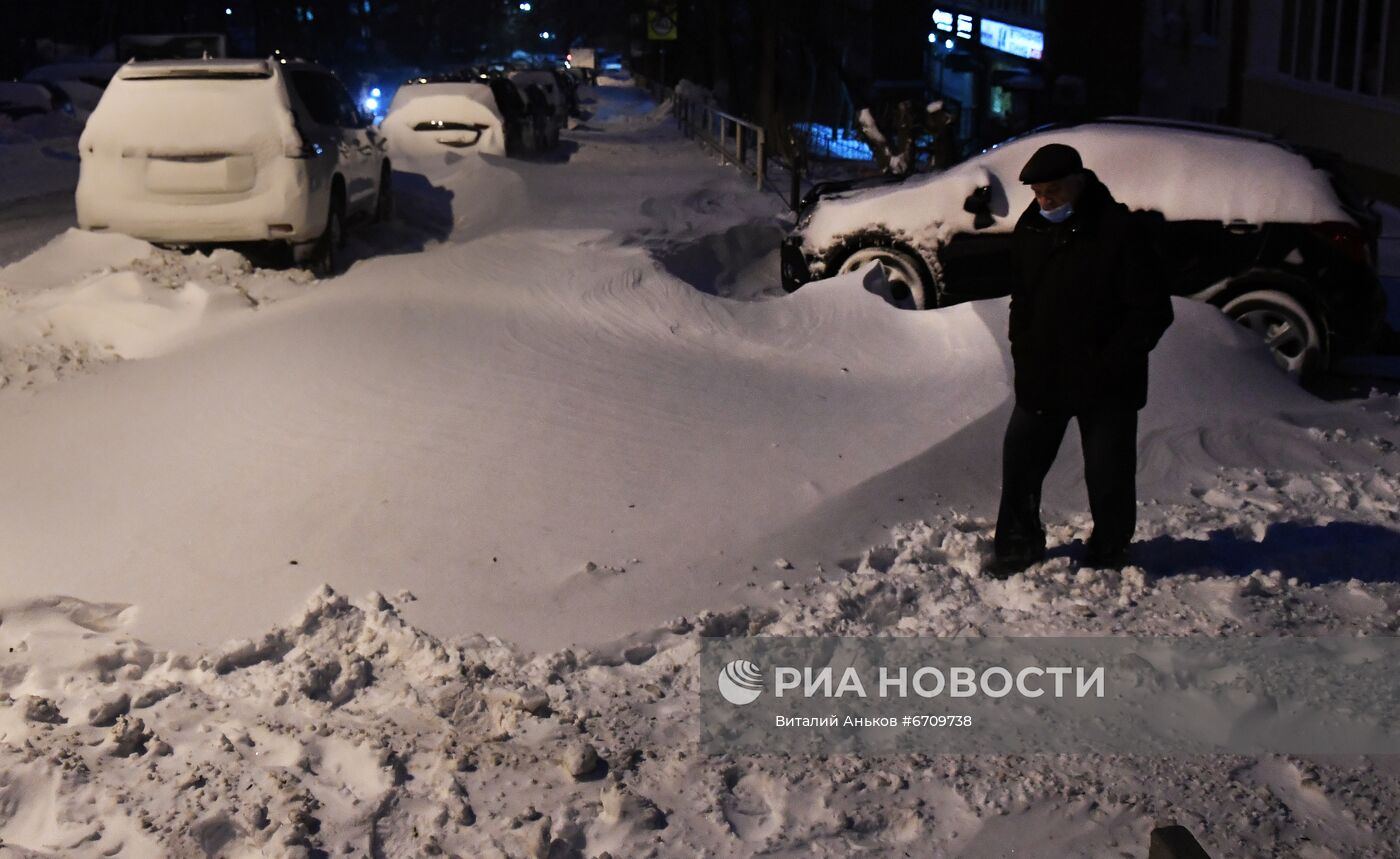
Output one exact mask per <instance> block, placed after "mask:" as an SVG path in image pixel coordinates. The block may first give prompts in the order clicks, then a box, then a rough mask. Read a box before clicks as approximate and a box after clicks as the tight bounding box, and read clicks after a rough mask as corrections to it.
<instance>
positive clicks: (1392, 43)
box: [1278, 0, 1400, 100]
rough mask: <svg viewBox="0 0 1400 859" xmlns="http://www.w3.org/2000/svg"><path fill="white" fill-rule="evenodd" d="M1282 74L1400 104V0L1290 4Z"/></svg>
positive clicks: (1282, 37) (1289, 0)
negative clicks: (1393, 100)
mask: <svg viewBox="0 0 1400 859" xmlns="http://www.w3.org/2000/svg"><path fill="white" fill-rule="evenodd" d="M1278 70H1279V71H1280V72H1281V73H1283V74H1285V75H1288V76H1289V77H1293V78H1297V79H1298V80H1303V81H1308V82H1310V83H1319V84H1325V85H1328V86H1332V87H1336V88H1337V89H1339V90H1343V91H1346V92H1354V93H1358V94H1360V95H1369V96H1379V97H1382V98H1388V99H1395V100H1400V0H1284V2H1283V21H1282V27H1280V29H1279V51H1278Z"/></svg>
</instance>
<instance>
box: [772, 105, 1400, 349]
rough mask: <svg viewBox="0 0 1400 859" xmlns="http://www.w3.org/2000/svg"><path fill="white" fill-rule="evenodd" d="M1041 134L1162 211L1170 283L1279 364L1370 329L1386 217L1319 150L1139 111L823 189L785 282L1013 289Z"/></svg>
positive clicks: (965, 293)
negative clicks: (860, 274) (1015, 248)
mask: <svg viewBox="0 0 1400 859" xmlns="http://www.w3.org/2000/svg"><path fill="white" fill-rule="evenodd" d="M1047 143H1067V144H1069V145H1071V146H1074V147H1075V148H1076V149H1078V150H1079V151H1080V153H1081V154H1082V156H1083V159H1084V165H1085V167H1086V168H1088V169H1090V170H1093V171H1095V172H1096V173H1097V174H1098V176H1099V178H1100V179H1102V180H1103V182H1104V184H1106V185H1107V186H1108V188H1109V191H1110V192H1112V193H1113V195H1114V197H1115V198H1117V199H1118V200H1120V201H1121V202H1123V203H1126V204H1127V205H1128V207H1129V208H1131V209H1134V210H1139V211H1148V212H1156V213H1159V214H1160V215H1161V216H1162V222H1161V229H1160V230H1159V242H1160V245H1161V250H1162V252H1163V256H1164V258H1165V261H1166V263H1167V264H1168V266H1169V272H1170V274H1169V277H1170V283H1171V289H1172V292H1173V294H1175V295H1182V296H1189V297H1192V298H1197V299H1200V300H1202V301H1208V302H1210V303H1212V304H1214V305H1216V306H1217V307H1219V308H1221V309H1222V310H1223V311H1224V312H1225V313H1227V314H1228V315H1229V316H1230V317H1231V318H1233V319H1236V320H1237V321H1239V322H1240V323H1241V324H1243V325H1245V326H1247V327H1249V328H1250V329H1252V330H1254V331H1256V332H1257V333H1258V334H1259V335H1260V336H1261V337H1262V338H1264V340H1265V341H1266V342H1267V343H1268V344H1269V347H1270V348H1271V349H1272V350H1273V352H1274V355H1275V357H1276V358H1277V360H1278V362H1279V364H1280V365H1282V366H1283V367H1284V368H1285V369H1287V370H1288V371H1289V372H1291V373H1294V374H1297V375H1302V374H1304V373H1305V372H1307V371H1310V370H1312V369H1316V368H1320V367H1322V366H1324V365H1325V364H1326V363H1327V362H1328V361H1329V360H1330V359H1331V358H1332V357H1333V356H1334V355H1337V354H1340V353H1343V352H1347V351H1355V350H1357V349H1360V348H1364V347H1365V346H1367V345H1369V344H1370V343H1371V342H1373V339H1374V337H1375V336H1376V335H1377V334H1378V333H1379V330H1380V328H1381V326H1382V322H1383V319H1384V316H1385V295H1384V293H1383V292H1382V290H1381V287H1380V282H1379V279H1378V278H1377V276H1376V269H1375V259H1376V242H1377V238H1378V236H1379V233H1380V219H1379V217H1378V216H1377V215H1376V214H1375V213H1374V212H1373V211H1372V210H1371V208H1370V206H1369V204H1368V203H1366V202H1365V201H1363V200H1362V199H1360V198H1359V197H1358V196H1357V195H1356V194H1354V193H1353V192H1351V191H1350V190H1348V189H1347V188H1346V186H1345V185H1344V184H1343V183H1342V182H1341V181H1339V179H1338V177H1337V176H1336V174H1335V173H1333V172H1332V170H1331V169H1330V168H1329V166H1328V165H1329V160H1328V157H1327V156H1326V155H1324V154H1321V153H1315V152H1310V151H1307V150H1304V149H1301V148H1299V147H1295V146H1292V145H1290V144H1288V143H1285V142H1283V141H1281V140H1279V139H1277V138H1273V137H1268V136H1266V135H1261V134H1254V133H1250V132H1244V131H1239V130H1236V129H1228V128H1221V127H1217V126H1209V125H1200V124H1195V123H1182V122H1169V121H1157V120H1151V119H1139V118H1115V119H1104V120H1095V121H1093V122H1088V123H1081V124H1076V125H1061V126H1050V127H1047V128H1042V129H1037V130H1036V131H1034V132H1031V133H1029V134H1027V135H1024V136H1022V137H1018V138H1013V139H1012V140H1008V141H1006V142H1005V143H1002V144H998V145H997V146H994V147H992V148H991V149H988V150H987V151H985V152H983V153H981V154H980V155H977V156H975V157H973V158H971V159H969V160H967V161H965V162H963V163H962V164H959V165H956V166H954V167H952V168H949V169H948V170H945V171H943V172H941V173H936V174H931V175H921V176H915V177H911V178H908V179H906V180H902V181H901V180H891V179H877V180H870V181H867V182H864V183H831V184H827V185H823V186H818V187H817V188H814V189H813V191H812V193H810V194H808V196H807V198H806V199H805V200H804V201H803V204H802V206H801V209H800V211H799V213H798V222H797V227H796V228H795V229H794V230H793V231H792V233H790V234H789V235H788V237H787V239H786V240H785V241H784V242H783V247H782V274H783V286H784V287H785V288H786V289H787V290H788V291H789V292H791V291H792V290H795V289H797V288H798V287H799V286H801V285H802V284H803V283H806V282H807V281H809V280H814V279H817V278H823V277H831V276H833V275H836V274H840V273H843V272H848V271H854V270H856V269H858V268H860V267H862V266H864V265H866V264H868V263H870V262H872V261H879V262H880V263H882V264H883V265H884V267H885V270H886V274H887V282H888V286H889V294H888V295H887V296H886V297H887V298H889V299H890V300H891V301H893V302H894V303H896V304H899V305H901V306H904V307H909V308H918V309H922V308H926V307H942V306H947V305H950V304H956V303H958V302H962V301H969V300H973V299H980V298H992V297H996V296H1002V295H1008V294H1010V292H1011V289H1012V285H1013V283H1014V278H1015V276H1016V275H1015V270H1014V264H1013V261H1012V254H1011V231H1012V229H1013V227H1014V226H1015V223H1016V220H1017V218H1019V217H1020V215H1021V213H1022V212H1023V211H1025V209H1026V207H1027V206H1028V205H1029V204H1030V201H1031V199H1032V195H1031V192H1030V189H1029V188H1028V187H1026V186H1024V185H1022V184H1021V183H1020V182H1018V181H1017V178H1016V177H1017V175H1018V173H1019V171H1020V169H1021V167H1022V165H1024V164H1025V162H1026V160H1027V159H1028V158H1029V157H1030V155H1031V153H1033V152H1035V150H1036V149H1038V148H1040V147H1041V146H1043V145H1045V144H1047Z"/></svg>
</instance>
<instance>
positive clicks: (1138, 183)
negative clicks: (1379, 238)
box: [804, 121, 1352, 249]
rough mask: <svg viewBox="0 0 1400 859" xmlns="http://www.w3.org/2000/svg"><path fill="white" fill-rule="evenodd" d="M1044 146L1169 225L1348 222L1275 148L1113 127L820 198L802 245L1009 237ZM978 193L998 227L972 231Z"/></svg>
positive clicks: (1025, 142) (1331, 198) (1320, 180)
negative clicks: (886, 238) (866, 236)
mask: <svg viewBox="0 0 1400 859" xmlns="http://www.w3.org/2000/svg"><path fill="white" fill-rule="evenodd" d="M1047 143H1065V144H1068V145H1070V146H1073V147H1075V148H1076V149H1078V150H1079V152H1080V155H1081V156H1082V157H1083V159H1084V166H1085V167H1086V168H1088V169H1090V170H1093V171H1094V172H1095V173H1096V174H1097V175H1098V176H1099V178H1100V179H1101V180H1103V182H1104V184H1105V185H1107V186H1108V189H1109V191H1110V192H1112V194H1113V196H1114V197H1115V198H1116V199H1118V200H1119V201H1121V202H1123V203H1125V204H1127V206H1128V207H1129V208H1131V209H1135V210H1143V211H1155V212H1161V213H1162V214H1163V215H1165V216H1166V217H1167V218H1168V219H1169V220H1174V221H1192V220H1200V221H1218V222H1221V223H1234V222H1239V223H1247V224H1265V223H1320V222H1324V221H1342V222H1350V221H1352V218H1351V216H1350V215H1349V214H1347V212H1346V210H1345V209H1344V208H1343V207H1342V205H1341V203H1340V201H1339V200H1338V199H1337V193H1336V191H1335V190H1334V189H1333V187H1332V182H1331V176H1330V174H1328V173H1327V172H1326V171H1325V170H1321V169H1318V168H1317V167H1315V166H1313V164H1312V163H1311V162H1310V161H1309V160H1308V158H1307V156H1305V155H1303V154H1302V153H1299V152H1296V151H1293V150H1292V149H1290V148H1288V147H1286V146H1283V145H1280V144H1279V143H1277V142H1274V141H1271V140H1268V139H1259V138H1255V137H1251V136H1244V135H1238V134H1229V133H1218V132H1216V131H1214V130H1212V129H1210V128H1209V127H1182V126H1178V125H1159V124H1154V123H1149V122H1144V123H1128V122H1123V121H1110V122H1091V123H1085V124H1082V125H1075V126H1069V127H1061V128H1050V129H1046V130H1044V131H1039V132H1035V133H1032V134H1028V135H1025V136H1024V137H1018V138H1015V139H1012V140H1009V141H1007V142H1006V143H1003V144H1000V145H998V146H994V147H992V148H991V149H989V150H987V151H986V152H983V153H982V154H980V155H977V156H975V157H973V158H970V159H968V160H967V161H964V162H963V163H962V164H958V165H956V166H954V167H952V168H949V169H948V170H946V171H944V172H942V173H936V174H932V175H929V176H920V177H915V178H913V179H910V180H909V181H907V182H904V183H902V184H900V185H895V186H888V187H881V188H875V189H869V190H866V191H861V192H853V193H849V194H841V195H835V196H832V197H829V198H826V199H823V200H822V202H821V204H820V205H818V206H817V207H816V208H815V209H814V210H813V212H812V215H811V220H810V222H809V223H808V224H807V226H806V228H805V231H804V236H805V243H806V245H807V246H808V247H809V248H811V249H823V248H826V247H828V246H829V245H830V244H832V243H833V242H835V241H837V240H839V239H840V238H842V237H843V236H845V235H849V234H851V233H853V232H857V231H861V230H866V229H871V228H880V229H883V230H884V231H886V232H888V233H890V234H891V235H893V236H895V237H897V238H902V239H904V240H906V241H908V242H909V243H910V244H912V245H914V246H915V247H921V248H925V249H927V248H931V247H933V246H935V245H936V244H937V243H938V242H940V241H942V240H944V239H946V238H947V237H948V236H951V235H952V234H954V233H958V232H984V233H995V232H1008V231H1010V230H1011V229H1012V228H1013V227H1015V225H1016V220H1017V218H1019V217H1020V216H1021V213H1022V212H1023V211H1025V209H1026V207H1027V206H1029V205H1030V203H1031V200H1032V194H1031V190H1030V188H1029V187H1027V186H1025V185H1022V184H1021V183H1020V181H1019V180H1018V179H1017V176H1018V175H1019V173H1020V171H1021V167H1022V166H1024V164H1025V163H1026V161H1027V159H1029V158H1030V156H1031V154H1032V153H1034V152H1035V150H1036V149H1038V148H1040V147H1041V146H1044V145H1045V144H1047ZM982 185H989V186H990V187H991V189H992V200H991V202H992V214H993V216H994V219H995V221H994V223H993V224H992V226H990V227H987V228H986V229H984V230H981V231H976V230H974V228H973V223H972V219H973V216H972V215H971V214H969V213H967V212H965V211H963V202H964V200H965V199H966V197H967V195H968V194H970V193H971V192H972V191H973V190H974V189H976V188H978V187H980V186H982Z"/></svg>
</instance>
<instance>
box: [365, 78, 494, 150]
mask: <svg viewBox="0 0 1400 859" xmlns="http://www.w3.org/2000/svg"><path fill="white" fill-rule="evenodd" d="M415 80H416V79H415ZM507 85H508V86H509V84H507ZM381 128H383V130H384V133H385V134H386V135H387V136H388V138H389V145H390V147H391V149H392V151H394V152H396V153H398V152H404V153H413V154H421V153H431V152H434V151H441V152H457V153H463V152H467V151H470V152H475V153H479V154H484V155H505V154H506V123H505V119H504V118H503V117H502V116H501V112H500V110H499V108H497V106H496V96H495V94H494V93H493V92H492V91H491V87H490V86H488V85H487V84H485V83H481V82H477V81H428V80H426V79H424V82H423V83H409V84H405V85H403V86H401V87H399V89H398V92H396V93H395V94H394V101H393V103H392V104H391V105H390V106H389V114H388V116H386V117H385V118H384V122H383V124H382V126H381Z"/></svg>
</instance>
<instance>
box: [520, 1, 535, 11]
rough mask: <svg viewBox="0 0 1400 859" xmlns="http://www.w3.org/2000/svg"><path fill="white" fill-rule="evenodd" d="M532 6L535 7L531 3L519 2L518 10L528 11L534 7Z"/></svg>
mask: <svg viewBox="0 0 1400 859" xmlns="http://www.w3.org/2000/svg"><path fill="white" fill-rule="evenodd" d="M534 8H535V7H534V6H532V5H530V4H529V3H521V4H520V11H521V12H529V11H530V10H532V9H534Z"/></svg>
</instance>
